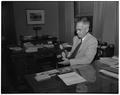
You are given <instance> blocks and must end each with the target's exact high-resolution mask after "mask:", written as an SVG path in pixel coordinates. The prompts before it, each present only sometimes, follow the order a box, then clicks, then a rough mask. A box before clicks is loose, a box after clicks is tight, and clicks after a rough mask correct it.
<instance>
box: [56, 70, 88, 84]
mask: <svg viewBox="0 0 120 95" xmlns="http://www.w3.org/2000/svg"><path fill="white" fill-rule="evenodd" d="M58 77H59V78H60V79H61V80H62V81H63V82H64V83H65V84H66V85H67V86H69V85H73V84H77V83H82V82H85V81H86V79H84V78H83V77H82V76H80V75H79V74H78V73H76V72H71V73H66V74H61V75H58Z"/></svg>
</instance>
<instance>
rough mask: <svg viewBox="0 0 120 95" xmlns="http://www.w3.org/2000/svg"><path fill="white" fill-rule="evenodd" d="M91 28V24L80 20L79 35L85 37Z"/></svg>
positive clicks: (77, 28)
mask: <svg viewBox="0 0 120 95" xmlns="http://www.w3.org/2000/svg"><path fill="white" fill-rule="evenodd" d="M88 30H89V24H85V23H83V22H78V23H77V25H76V31H77V35H78V37H80V38H83V37H84V36H85V35H86V34H87V32H88Z"/></svg>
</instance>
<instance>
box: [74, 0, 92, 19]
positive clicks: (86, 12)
mask: <svg viewBox="0 0 120 95" xmlns="http://www.w3.org/2000/svg"><path fill="white" fill-rule="evenodd" d="M93 8H94V3H93V2H92V1H76V2H75V17H76V16H93Z"/></svg>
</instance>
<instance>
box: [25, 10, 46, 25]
mask: <svg viewBox="0 0 120 95" xmlns="http://www.w3.org/2000/svg"><path fill="white" fill-rule="evenodd" d="M26 11H27V23H28V24H44V10H26Z"/></svg>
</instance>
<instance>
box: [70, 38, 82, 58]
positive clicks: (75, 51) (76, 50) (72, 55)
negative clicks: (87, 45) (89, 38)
mask: <svg viewBox="0 0 120 95" xmlns="http://www.w3.org/2000/svg"><path fill="white" fill-rule="evenodd" d="M80 40H81V42H80V43H79V44H78V45H77V46H76V48H75V49H74V51H73V53H72V54H71V56H70V57H68V59H72V58H75V56H76V54H77V52H78V49H79V48H80V46H81V44H82V39H81V38H80Z"/></svg>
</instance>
